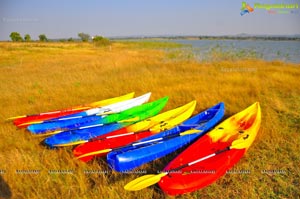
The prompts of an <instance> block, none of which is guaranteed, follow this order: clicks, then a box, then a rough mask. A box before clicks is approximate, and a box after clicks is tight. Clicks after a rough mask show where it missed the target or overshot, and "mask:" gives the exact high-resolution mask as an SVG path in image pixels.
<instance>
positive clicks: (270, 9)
mask: <svg viewBox="0 0 300 199" xmlns="http://www.w3.org/2000/svg"><path fill="white" fill-rule="evenodd" d="M259 9H260V10H266V11H267V13H268V14H298V13H299V4H298V3H293V4H289V3H274V4H266V3H254V6H253V7H251V6H250V5H249V4H248V3H246V2H245V1H243V2H242V8H241V12H240V15H241V16H243V15H245V14H247V13H250V12H253V11H254V10H259Z"/></svg>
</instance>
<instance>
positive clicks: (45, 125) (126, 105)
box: [27, 93, 151, 134]
mask: <svg viewBox="0 0 300 199" xmlns="http://www.w3.org/2000/svg"><path fill="white" fill-rule="evenodd" d="M150 95H151V93H147V94H145V95H142V96H140V97H136V98H134V99H130V100H126V101H124V102H119V103H118V104H117V105H116V104H112V105H108V106H104V107H103V108H99V109H92V110H88V111H87V112H84V113H78V114H75V116H72V117H71V119H70V117H67V118H58V119H53V120H48V121H45V122H42V123H36V124H32V125H30V126H28V127H27V129H28V130H29V131H30V132H32V133H34V134H43V133H45V132H47V131H55V130H69V129H73V128H78V127H80V126H83V125H92V124H91V122H94V124H99V123H101V121H102V120H103V119H104V118H105V117H106V115H107V114H111V113H118V112H122V111H125V110H127V109H130V108H132V107H136V106H138V105H141V104H143V103H145V102H147V101H148V100H149V98H150ZM108 110H109V111H108ZM96 111H97V112H99V113H100V115H97V114H94V113H96ZM78 115H79V116H78ZM82 115H85V116H82ZM68 118H69V119H68ZM88 123H90V124H88Z"/></svg>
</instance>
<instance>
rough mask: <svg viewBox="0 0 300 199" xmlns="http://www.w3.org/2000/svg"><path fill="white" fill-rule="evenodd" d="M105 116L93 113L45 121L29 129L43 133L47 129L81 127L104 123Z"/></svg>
mask: <svg viewBox="0 0 300 199" xmlns="http://www.w3.org/2000/svg"><path fill="white" fill-rule="evenodd" d="M104 118H105V116H98V115H91V116H85V117H82V118H75V119H71V120H63V121H53V122H45V123H42V124H32V125H30V126H28V127H27V129H28V130H29V131H30V132H31V133H33V134H43V133H45V132H47V131H54V130H58V129H59V130H68V129H74V128H79V127H81V126H89V125H96V124H102V123H104Z"/></svg>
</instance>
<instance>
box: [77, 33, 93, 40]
mask: <svg viewBox="0 0 300 199" xmlns="http://www.w3.org/2000/svg"><path fill="white" fill-rule="evenodd" d="M78 37H80V39H81V40H82V41H83V42H87V41H88V40H89V39H90V35H89V34H86V33H83V32H81V33H78Z"/></svg>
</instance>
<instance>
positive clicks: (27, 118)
mask: <svg viewBox="0 0 300 199" xmlns="http://www.w3.org/2000/svg"><path fill="white" fill-rule="evenodd" d="M133 96H134V92H132V93H129V94H126V95H123V96H119V97H115V98H110V99H106V100H101V101H97V102H93V103H90V104H87V105H81V106H76V107H73V108H67V109H62V110H54V111H49V112H44V113H39V114H33V115H23V116H16V117H11V118H8V120H13V123H14V124H15V125H16V126H18V127H20V128H22V127H23V128H25V127H27V126H28V125H23V126H22V125H21V124H23V123H28V122H34V121H44V120H47V119H52V118H56V117H61V116H66V115H69V114H73V113H79V112H81V111H84V110H87V109H90V108H94V107H101V106H106V105H109V104H113V103H117V102H121V101H124V100H128V99H131V98H133ZM20 125H21V126H20Z"/></svg>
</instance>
